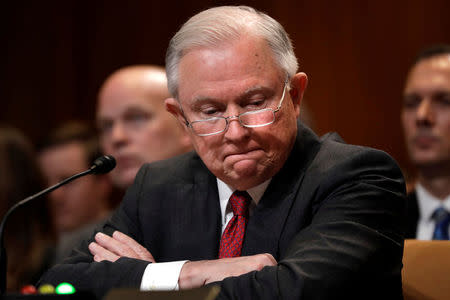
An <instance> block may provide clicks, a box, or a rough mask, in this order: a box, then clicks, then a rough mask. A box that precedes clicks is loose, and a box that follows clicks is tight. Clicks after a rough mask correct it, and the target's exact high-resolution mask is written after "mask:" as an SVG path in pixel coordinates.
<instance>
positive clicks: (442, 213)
mask: <svg viewBox="0 0 450 300" xmlns="http://www.w3.org/2000/svg"><path fill="white" fill-rule="evenodd" d="M432 218H433V220H435V221H436V223H441V222H443V221H445V220H447V219H450V213H449V212H448V211H447V210H446V209H445V208H443V207H442V206H441V207H439V208H437V209H436V210H435V211H434V213H433V215H432Z"/></svg>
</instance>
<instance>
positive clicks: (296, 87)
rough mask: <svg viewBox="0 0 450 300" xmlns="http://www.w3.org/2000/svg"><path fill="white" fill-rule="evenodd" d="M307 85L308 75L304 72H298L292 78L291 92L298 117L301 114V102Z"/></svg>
mask: <svg viewBox="0 0 450 300" xmlns="http://www.w3.org/2000/svg"><path fill="white" fill-rule="evenodd" d="M307 85H308V76H306V74H305V73H303V72H300V73H297V74H295V75H294V76H293V77H292V78H291V89H290V90H289V94H290V95H291V99H292V102H293V104H294V109H295V113H296V115H297V118H298V117H299V115H300V104H301V102H302V99H303V94H304V93H305V90H306V86H307Z"/></svg>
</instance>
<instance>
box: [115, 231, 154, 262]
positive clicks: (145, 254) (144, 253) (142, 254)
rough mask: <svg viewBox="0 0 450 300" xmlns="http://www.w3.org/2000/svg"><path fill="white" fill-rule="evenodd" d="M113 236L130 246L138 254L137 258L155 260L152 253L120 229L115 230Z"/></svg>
mask: <svg viewBox="0 0 450 300" xmlns="http://www.w3.org/2000/svg"><path fill="white" fill-rule="evenodd" d="M113 238H114V239H115V240H117V241H119V242H121V243H123V244H125V245H127V246H128V247H130V248H131V249H132V250H133V251H134V253H136V254H137V255H138V257H139V259H142V260H147V261H151V262H155V259H154V258H153V255H152V254H151V253H150V252H149V251H148V250H147V249H145V248H144V247H143V246H142V245H141V244H139V243H138V242H136V241H135V240H134V239H132V238H131V237H129V236H128V235H126V234H123V233H122V232H120V231H115V232H114V233H113Z"/></svg>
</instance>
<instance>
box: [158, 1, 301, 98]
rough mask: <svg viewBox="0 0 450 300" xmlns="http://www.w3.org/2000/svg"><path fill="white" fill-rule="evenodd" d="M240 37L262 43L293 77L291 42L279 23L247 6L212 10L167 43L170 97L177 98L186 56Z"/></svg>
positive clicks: (192, 21) (197, 15) (188, 24)
mask: <svg viewBox="0 0 450 300" xmlns="http://www.w3.org/2000/svg"><path fill="white" fill-rule="evenodd" d="M243 34H253V35H254V36H256V37H261V38H262V39H264V40H265V41H266V42H267V44H268V45H269V47H270V48H271V50H272V52H273V55H274V59H275V62H276V63H277V64H278V65H279V67H280V68H281V70H282V71H283V72H284V73H285V74H286V76H288V77H292V76H294V75H295V73H297V69H298V62H297V58H296V57H295V53H294V49H293V47H292V43H291V40H290V39H289V36H288V34H287V32H286V31H285V30H284V28H283V26H281V24H280V23H278V22H277V21H276V20H274V19H273V18H271V17H270V16H268V15H267V14H265V13H262V12H259V11H257V10H255V9H253V8H251V7H248V6H220V7H214V8H210V9H207V10H205V11H202V12H200V13H198V14H196V15H195V16H193V17H192V18H190V19H189V20H188V21H187V22H186V23H184V25H183V26H182V27H181V29H180V30H179V31H178V32H177V33H176V34H175V35H174V36H173V38H172V39H171V40H170V43H169V47H168V49H167V53H166V73H167V81H168V83H167V84H168V88H169V91H170V93H171V94H172V96H173V97H175V98H178V65H179V63H180V60H181V58H182V57H183V56H184V55H185V54H186V53H187V52H189V51H190V50H192V49H193V48H196V47H211V48H212V47H217V46H219V45H220V44H222V43H223V42H227V41H234V40H237V39H238V38H239V37H240V36H241V35H243Z"/></svg>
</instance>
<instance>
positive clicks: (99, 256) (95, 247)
mask: <svg viewBox="0 0 450 300" xmlns="http://www.w3.org/2000/svg"><path fill="white" fill-rule="evenodd" d="M89 251H90V252H91V254H92V255H93V256H94V261H96V262H100V261H103V260H108V261H111V262H115V261H116V260H118V259H119V256H117V255H116V254H114V253H112V252H111V251H109V250H107V249H105V248H103V247H102V246H100V245H99V244H97V243H95V242H92V243H90V244H89Z"/></svg>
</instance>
